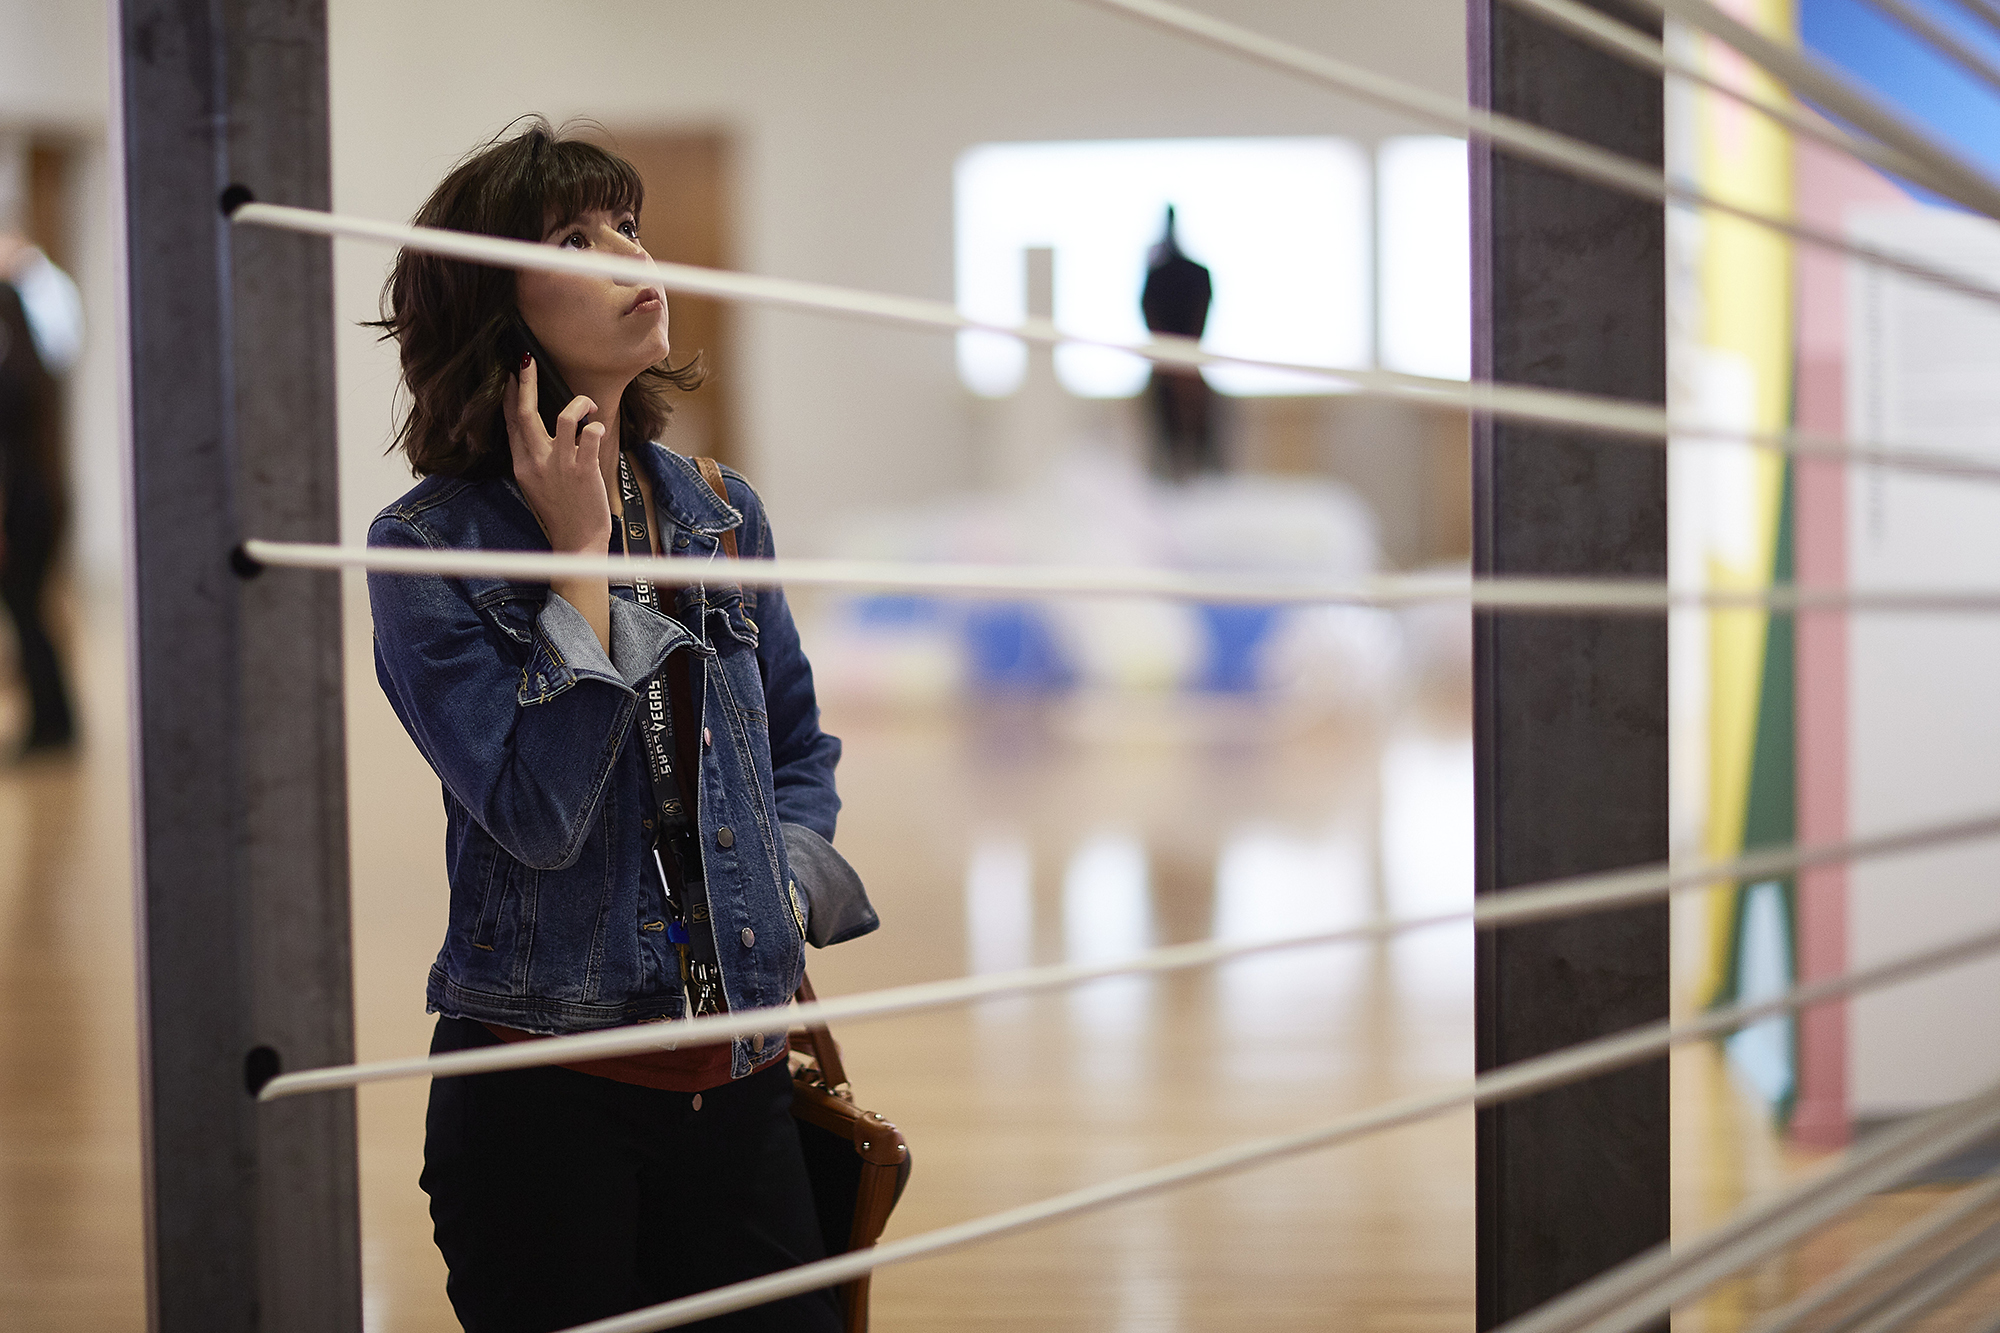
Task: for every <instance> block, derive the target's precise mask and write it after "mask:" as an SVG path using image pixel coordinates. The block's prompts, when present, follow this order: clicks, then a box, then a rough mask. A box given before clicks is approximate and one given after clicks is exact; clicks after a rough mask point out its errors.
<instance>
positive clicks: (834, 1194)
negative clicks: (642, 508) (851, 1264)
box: [693, 458, 910, 1333]
mask: <svg viewBox="0 0 2000 1333" xmlns="http://www.w3.org/2000/svg"><path fill="white" fill-rule="evenodd" d="M693 462H694V465H695V467H696V468H697V469H699V470H700V472H701V475H702V479H703V480H704V481H706V482H707V483H708V486H709V489H710V490H712V491H714V492H715V494H716V496H717V498H719V499H720V500H721V501H722V502H723V503H724V504H728V503H729V492H728V490H727V489H726V488H725V487H724V486H723V483H722V468H721V467H720V466H718V465H717V463H716V461H715V460H714V459H713V458H696V459H694V460H693ZM722 551H723V554H724V555H726V556H728V557H729V558H730V559H731V560H734V559H736V558H737V553H736V533H735V532H734V531H733V530H732V531H728V532H725V533H723V534H722ZM798 833H805V834H806V835H807V836H808V837H810V838H811V839H812V841H813V842H815V843H817V844H818V848H820V849H824V850H823V851H816V850H814V849H804V848H796V847H795V848H794V849H793V854H794V855H796V856H802V857H806V858H822V857H823V858H824V859H825V860H826V861H827V862H829V863H832V862H837V863H838V865H839V867H841V868H842V869H844V870H845V875H846V877H848V878H854V872H853V870H852V869H851V868H847V863H846V862H845V861H844V860H841V859H840V857H839V854H838V853H836V852H835V851H834V850H833V849H832V848H831V847H828V846H826V844H825V842H824V841H823V840H821V839H819V837H818V835H816V834H811V833H810V832H809V831H807V830H797V831H796V832H795V831H794V830H793V829H791V828H787V830H786V836H787V840H788V842H789V840H790V839H791V838H793V837H795V836H797V834H798ZM843 902H844V903H845V904H846V905H845V907H844V908H843V910H842V912H841V913H839V914H838V915H839V916H840V917H841V920H840V921H839V922H838V923H836V925H837V929H836V933H835V934H833V935H832V936H831V937H830V938H818V936H819V935H820V933H821V930H822V929H824V928H823V927H820V926H819V924H818V922H816V923H815V926H814V927H812V928H808V927H806V926H804V925H803V924H802V926H801V929H802V930H805V929H811V930H812V936H810V938H812V939H813V942H814V943H815V944H820V945H822V946H823V945H826V944H831V943H838V942H839V941H840V940H843V939H851V938H852V937H853V936H855V935H862V934H866V933H867V932H868V931H871V930H873V929H875V926H876V924H877V923H876V920H875V911H874V909H873V908H872V907H870V906H869V905H868V895H867V894H866V893H865V892H863V891H862V889H861V884H860V880H859V879H858V878H854V882H853V884H852V886H851V890H850V892H849V894H848V895H847V897H846V898H845V899H843ZM814 906H815V908H816V909H818V908H819V907H820V906H821V904H820V903H818V902H815V904H814ZM795 908H796V904H795ZM827 915H828V913H826V912H824V911H820V910H816V911H815V912H814V916H815V917H817V918H822V919H823V918H825V917H826V916H827ZM850 918H851V919H850ZM798 998H799V1002H800V1003H801V1004H810V1003H811V1002H812V1000H813V989H812V982H811V981H810V980H808V979H807V978H806V977H805V976H804V974H801V975H800V977H799V992H798ZM791 1049H792V1055H791V1061H792V1123H793V1124H794V1125H796V1126H797V1127H798V1131H799V1150H800V1151H801V1152H802V1153H803V1154H804V1155H805V1159H806V1176H807V1178H808V1179H810V1180H811V1182H812V1192H813V1211H814V1213H816V1214H817V1215H818V1218H819V1231H820V1239H821V1241H822V1242H823V1243H824V1244H825V1246H826V1252H827V1254H829V1255H835V1254H846V1253H847V1252H848V1251H849V1250H865V1249H868V1248H870V1247H871V1246H873V1245H874V1244H875V1242H876V1241H877V1240H878V1239H880V1238H881V1235H882V1228H883V1227H884V1226H886V1225H888V1222H889V1213H890V1211H891V1210H893V1209H894V1208H895V1206H896V1201H897V1200H898V1199H900V1198H902V1197H903V1186H905V1185H907V1184H908V1183H909V1181H910V1147H909V1145H908V1144H907V1143H905V1142H904V1141H903V1134H902V1131H901V1130H899V1129H897V1128H896V1127H895V1125H893V1124H891V1123H890V1122H889V1121H888V1120H886V1119H884V1118H883V1117H882V1116H881V1115H880V1114H879V1113H877V1112H875V1111H864V1110H862V1109H861V1108H860V1107H858V1106H856V1105H855V1104H854V1090H853V1088H852V1087H850V1086H849V1085H848V1082H847V1067H846V1066H845V1065H843V1064H842V1063H841V1060H840V1047H839V1045H838V1044H836V1043H835V1042H834V1040H833V1034H832V1033H831V1032H828V1031H827V1030H826V1028H824V1027H823V1026H819V1025H817V1024H807V1025H806V1026H805V1027H804V1028H802V1029H799V1030H797V1031H794V1032H793V1033H792V1034H791ZM838 1298H839V1300H840V1307H841V1314H842V1316H843V1318H844V1319H845V1320H846V1323H847V1333H868V1276H867V1275H866V1274H863V1275H862V1276H860V1277H858V1278H856V1279H854V1281H852V1282H846V1283H842V1284H841V1286H840V1289H839V1293H838Z"/></svg>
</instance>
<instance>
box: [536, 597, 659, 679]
mask: <svg viewBox="0 0 2000 1333" xmlns="http://www.w3.org/2000/svg"><path fill="white" fill-rule="evenodd" d="M550 596H554V594H553V593H551V594H550ZM577 619H579V620H582V619H583V615H582V613H581V612H578V613H577ZM596 637H597V636H596V635H595V634H592V635H591V638H593V639H594V638H596ZM693 638H694V636H693V635H691V634H689V633H688V632H687V630H685V629H684V628H682V627H681V626H680V625H679V624H678V623H676V622H675V621H673V620H670V619H668V618H667V617H666V616H663V615H661V614H660V613H659V612H657V611H653V610H649V609H648V608H646V607H644V606H641V605H640V604H639V603H637V602H628V601H626V600H625V599H624V598H623V597H613V598H612V599H611V660H612V662H613V663H615V664H616V665H617V668H618V674H619V675H620V676H622V677H624V679H625V683H626V684H627V685H630V686H631V687H632V688H633V689H635V690H636V689H638V688H639V687H640V686H641V685H643V684H645V682H646V680H647V678H648V677H650V676H651V675H652V674H653V673H654V672H655V671H658V670H659V669H660V664H661V663H662V662H665V661H666V660H667V654H668V652H670V651H671V650H672V649H673V648H674V647H675V645H677V644H680V643H684V642H688V641H690V640H692V639H693Z"/></svg>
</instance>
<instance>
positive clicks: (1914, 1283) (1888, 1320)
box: [1818, 1222, 2000, 1333]
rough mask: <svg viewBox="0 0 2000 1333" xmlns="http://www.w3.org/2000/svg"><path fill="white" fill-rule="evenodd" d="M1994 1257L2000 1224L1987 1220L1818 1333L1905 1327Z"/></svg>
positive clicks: (1998, 1255) (1880, 1332) (1998, 1254)
mask: <svg viewBox="0 0 2000 1333" xmlns="http://www.w3.org/2000/svg"><path fill="white" fill-rule="evenodd" d="M1996 1259H2000V1222H1989V1223H1988V1224H1987V1225H1986V1226H1984V1227H1982V1228H1980V1229H1979V1230H1978V1231H1976V1232H1974V1233H1973V1234H1972V1235H1971V1236H1967V1237H1962V1238H1961V1239H1960V1240H1959V1241H1958V1243H1956V1244H1954V1245H1951V1246H1949V1247H1947V1248H1946V1249H1945V1250H1944V1251H1943V1252H1941V1253H1939V1254H1935V1255H1932V1256H1931V1257H1930V1258H1929V1259H1928V1260H1927V1261H1925V1262H1924V1263H1922V1264H1919V1265H1918V1266H1917V1267H1916V1268H1915V1269H1914V1270H1913V1271H1911V1272H1909V1273H1906V1274H1904V1275H1903V1276H1901V1277H1900V1278H1898V1279H1897V1280H1896V1281H1894V1282H1892V1283H1890V1284H1889V1286H1888V1287H1887V1288H1886V1289H1884V1290H1881V1291H1878V1292H1874V1293H1872V1294H1871V1295H1870V1296H1869V1298H1868V1299H1867V1300H1866V1301H1864V1302H1862V1303H1861V1305H1860V1306H1858V1307H1857V1308H1854V1309H1850V1310H1843V1311H1842V1312H1841V1314H1840V1317H1839V1318H1838V1319H1836V1320H1834V1321H1833V1322H1832V1323H1830V1324H1827V1325H1825V1326H1824V1327H1822V1328H1821V1329H1819V1330H1818V1333H1886V1330H1888V1329H1892V1328H1901V1327H1903V1326H1904V1325H1905V1324H1907V1323H1909V1322H1910V1321H1911V1320H1912V1319H1915V1318H1917V1317H1918V1316H1920V1315H1922V1314H1924V1313H1925V1312H1927V1311H1928V1310H1930V1309H1931V1308H1933V1307H1934V1306H1935V1305H1937V1304H1938V1303H1939V1302H1941V1301H1944V1300H1947V1299H1949V1298H1950V1297H1951V1296H1952V1295H1953V1294H1954V1293H1956V1292H1957V1291H1958V1289H1959V1288H1961V1287H1963V1286H1964V1285H1966V1284H1967V1283H1969V1282H1971V1281H1973V1280H1975V1279H1976V1278H1979V1277H1981V1276H1983V1275H1984V1273H1985V1272H1986V1271H1987V1270H1988V1269H1990V1268H1991V1267H1992V1265H1993V1263H1994V1261H1995V1260H1996Z"/></svg>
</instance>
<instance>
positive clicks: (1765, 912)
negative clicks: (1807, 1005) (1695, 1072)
mask: <svg viewBox="0 0 2000 1333" xmlns="http://www.w3.org/2000/svg"><path fill="white" fill-rule="evenodd" d="M1743 892H1744V893H1745V895H1747V896H1746V898H1745V901H1744V907H1743V934H1742V940H1741V943H1740V945H1739V946H1738V949H1737V975H1736V999H1737V1002H1738V1003H1739V1004H1755V1003H1756V1002H1757V1001H1759V1000H1769V999H1772V998H1774V997H1775V996H1778V995H1782V994H1784V993H1785V991H1787V990H1789V989H1790V988H1791V987H1792V985H1793V983H1794V980H1795V978H1796V971H1795V969H1794V968H1793V966H1792V928H1791V922H1790V920H1788V914H1787V912H1786V909H1785V893H1784V886H1783V885H1782V884H1780V883H1779V882H1778V881H1777V880H1766V881H1765V882H1763V883H1761V884H1752V885H1751V886H1750V887H1749V888H1747V889H1745V890H1744V891H1743ZM1723 1046H1724V1049H1726V1050H1727V1051H1728V1052H1729V1059H1730V1063H1732V1064H1734V1065H1735V1066H1736V1069H1737V1071H1738V1073H1740V1074H1741V1075H1742V1077H1743V1079H1744V1080H1745V1081H1746V1082H1747V1083H1749V1085H1750V1086H1751V1087H1752V1088H1754V1089H1756V1091H1757V1093H1758V1095H1759V1096H1761V1097H1763V1099H1764V1100H1765V1101H1766V1102H1768V1103H1769V1104H1770V1105H1772V1106H1773V1107H1778V1108H1786V1107H1789V1106H1790V1105H1791V1101H1792V1096H1793V1092H1794V1090H1795V1088H1796V1084H1797V1070H1798V1019H1797V1017H1796V1016H1795V1015H1792V1014H1781V1015H1778V1016H1777V1017H1774V1018H1767V1019H1764V1020H1763V1021H1762V1022H1760V1023H1753V1024H1751V1025H1750V1026H1749V1027H1747V1028H1743V1029H1741V1030H1740V1031H1738V1032H1737V1033H1735V1034H1734V1035H1733V1036H1731V1037H1728V1038H1726V1039H1725V1040H1724V1042H1723Z"/></svg>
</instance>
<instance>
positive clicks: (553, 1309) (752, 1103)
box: [422, 1018, 841, 1333]
mask: <svg viewBox="0 0 2000 1333" xmlns="http://www.w3.org/2000/svg"><path fill="white" fill-rule="evenodd" d="M497 1040H498V1039H497V1038H495V1037H494V1036H493V1035H492V1034H491V1033H490V1032H488V1031H487V1030H486V1029H485V1027H484V1026H482V1025H481V1024H478V1023H474V1022H469V1021H467V1020H465V1019H454V1018H445V1019H440V1020H439V1021H438V1026H437V1035H436V1037H435V1038H434V1039H433V1040H432V1042H431V1050H432V1051H433V1052H440V1051H456V1050H463V1049H466V1048H468V1047H473V1046H491V1045H494V1044H496V1042H497ZM701 1099H702V1105H701V1109H700V1110H698V1111H697V1110H695V1109H694V1108H693V1102H694V1097H693V1096H692V1094H689V1093H681V1092H660V1091H657V1090H655V1089H652V1088H641V1087H635V1086H633V1085H631V1084H627V1083H614V1082H612V1081H611V1080H610V1079H604V1078H597V1077H595V1076H593V1075H590V1074H579V1073H576V1072H575V1071H573V1070H568V1069H556V1068H542V1069H522V1070H511V1071H508V1072H506V1073H500V1074H476V1075H473V1076H471V1077H467V1078H445V1079H439V1080H437V1081H436V1082H434V1083H433V1084H432V1085H431V1102H430V1114H429V1116H428V1117H427V1119H426V1122H425V1136H424V1174H423V1179H422V1184H423V1187H424V1190H425V1192H426V1193H428V1194H429V1195H430V1196H431V1221H432V1222H433V1224H434V1226H435V1230H436V1235H437V1244H438V1248H439V1249H440V1250H442V1251H443V1252H444V1260H445V1264H446V1266H447V1267H448V1268H449V1269H450V1270H451V1275H450V1278H449V1279H448V1280H447V1282H446V1284H445V1289H446V1291H447V1292H448V1293H449V1294H450V1296H451V1303H452V1307H453V1308H454V1309H455V1310H457V1312H458V1318H459V1322H460V1323H462V1324H464V1325H465V1327H466V1329H467V1330H468V1331H469V1333H548V1331H549V1330H555V1329H564V1328H568V1327H570V1326H571V1325H574V1324H581V1323H585V1322H587V1321H589V1320H592V1319H600V1318H603V1317H605V1316H608V1315H613V1314H619V1313H622V1312H624V1311H626V1310H632V1309H636V1308H638V1307H640V1306H644V1305H652V1304H655V1303H657V1302H660V1301H666V1300H672V1299H674V1298H675V1297H677V1296H688V1295H692V1294H694V1293H695V1292H699V1291H705V1290H707V1289H709V1288H711V1287H719V1286H723V1285H725V1284H727V1283H731V1282H739V1281H742V1280H743V1279H745V1278H751V1277H758V1276H761V1275H762V1274H765V1273H769V1272H772V1271H774V1270H776V1269H780V1268H788V1267H790V1266H792V1265H794V1264H800V1263H806V1262H809V1261H811V1260H814V1259H819V1258H822V1257H824V1254H823V1250H822V1246H821V1242H820V1237H819V1228H818V1224H817V1223H816V1222H815V1220H814V1216H813V1208H812V1195H811V1188H810V1186H809V1185H808V1183H807V1179H806V1173H805V1163H804V1160H803V1159H802V1158H801V1156H800V1154H799V1141H798V1132H797V1130H796V1129H795V1128H794V1127H793V1122H792V1117H791V1110H790V1108H791V1101H792V1083H791V1075H790V1074H789V1073H788V1072H787V1071H786V1068H785V1062H784V1061H782V1060H780V1061H778V1062H777V1063H776V1064H775V1065H773V1066H772V1067H771V1068H769V1069H766V1070H763V1071H761V1072H759V1073H756V1074H752V1075H751V1076H750V1077H749V1078H746V1079H739V1080H737V1081H736V1082H734V1083H731V1084H729V1085H728V1086H726V1087H721V1088H714V1089H711V1090H710V1091H708V1092H705V1093H703V1094H702V1095H701ZM691 1327H695V1328H702V1329H715V1330H722V1329H728V1330H731V1333H838V1330H839V1329H840V1328H841V1319H840V1314H839V1308H838V1306H837V1304H836V1302H835V1300H834V1295H833V1293H832V1292H831V1291H817V1292H813V1293H811V1294H809V1295H805V1296H795V1297H791V1298H790V1299H787V1300H783V1301H778V1302H775V1303H773V1304H770V1305H764V1306H758V1307H755V1308H753V1309H749V1310H744V1311H740V1312H739V1313H736V1314H732V1315H725V1316H722V1317H720V1318H717V1319H712V1320H706V1321H704V1322H702V1323H700V1324H696V1325H691Z"/></svg>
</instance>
